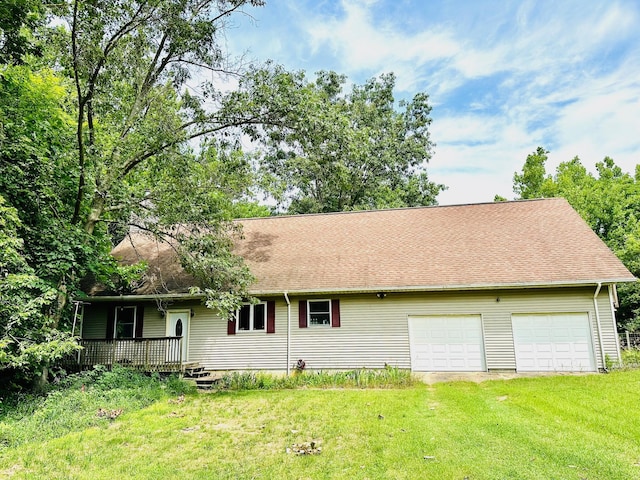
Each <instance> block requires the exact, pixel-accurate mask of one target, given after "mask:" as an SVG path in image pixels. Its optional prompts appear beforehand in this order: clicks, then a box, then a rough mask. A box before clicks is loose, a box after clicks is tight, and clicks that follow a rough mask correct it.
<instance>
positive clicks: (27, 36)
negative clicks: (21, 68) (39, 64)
mask: <svg viewBox="0 0 640 480" xmlns="http://www.w3.org/2000/svg"><path fill="white" fill-rule="evenodd" d="M43 19H44V8H43V5H42V1H41V0H3V2H1V3H0V64H3V63H7V64H18V63H22V62H23V60H24V57H25V56H26V55H40V54H41V52H42V45H41V44H40V42H38V40H37V39H36V38H35V36H34V30H35V28H36V27H38V26H39V25H40V24H41V23H42V21H43Z"/></svg>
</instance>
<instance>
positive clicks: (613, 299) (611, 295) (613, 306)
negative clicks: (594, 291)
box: [608, 285, 622, 362]
mask: <svg viewBox="0 0 640 480" xmlns="http://www.w3.org/2000/svg"><path fill="white" fill-rule="evenodd" d="M614 289H615V285H609V288H608V290H609V306H610V307H611V321H612V322H613V331H614V332H616V352H617V353H618V361H619V362H620V361H622V353H621V352H620V335H618V326H617V325H616V305H617V304H618V301H617V300H616V296H617V295H615V294H614V293H613V292H614Z"/></svg>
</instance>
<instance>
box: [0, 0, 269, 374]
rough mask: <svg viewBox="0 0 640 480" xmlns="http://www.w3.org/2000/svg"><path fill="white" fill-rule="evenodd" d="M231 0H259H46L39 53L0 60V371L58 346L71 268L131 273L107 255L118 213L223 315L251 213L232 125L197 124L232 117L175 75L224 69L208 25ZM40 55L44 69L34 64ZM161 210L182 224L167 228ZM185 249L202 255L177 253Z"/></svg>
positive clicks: (118, 228) (116, 278) (75, 274)
mask: <svg viewBox="0 0 640 480" xmlns="http://www.w3.org/2000/svg"><path fill="white" fill-rule="evenodd" d="M16 2H17V3H20V2H19V1H18V0H16ZM14 3H15V2H14ZM245 4H252V5H259V4H262V2H260V1H257V0H254V1H251V2H249V1H242V0H215V1H214V0H210V1H206V0H202V1H192V0H184V1H183V0H158V1H153V2H147V1H139V2H135V1H134V2H130V1H116V2H106V1H98V2H95V1H91V2H89V1H81V0H77V1H72V2H59V3H56V4H53V5H51V12H50V13H51V14H52V15H53V18H54V19H55V21H54V22H53V24H54V25H56V26H55V27H52V29H53V30H49V31H47V32H44V31H41V32H40V33H41V34H42V35H46V36H47V38H52V39H55V40H56V42H57V43H56V42H52V43H51V44H50V45H51V47H50V49H51V50H48V51H47V52H46V55H45V56H44V57H43V58H42V60H41V61H38V62H34V63H32V64H30V66H9V65H0V125H1V126H2V128H0V195H2V197H3V202H6V206H5V203H3V210H2V213H3V214H6V215H8V216H9V217H11V218H14V217H15V221H14V220H12V221H11V224H10V225H9V224H6V225H3V227H2V228H3V235H4V237H3V239H4V240H3V242H4V243H3V245H2V249H3V250H2V255H3V256H4V257H6V258H14V257H16V255H18V257H19V258H21V259H22V260H21V262H22V263H21V264H20V268H19V269H18V270H16V271H15V272H13V271H12V270H11V271H10V270H8V268H9V267H2V268H3V269H4V271H5V273H6V275H5V276H4V278H1V279H0V288H1V290H2V300H3V307H2V309H0V328H2V332H1V334H2V337H0V357H1V358H2V360H0V364H1V365H0V369H1V368H4V367H5V366H7V368H14V367H15V368H19V369H22V371H23V373H24V374H25V376H28V375H32V376H33V375H34V374H36V373H38V369H40V368H41V367H46V366H47V365H48V364H49V363H50V361H53V360H54V359H55V358H57V357H59V356H60V355H62V354H63V352H65V351H68V350H69V348H70V346H72V342H70V335H69V333H68V326H69V322H70V308H69V304H68V298H69V296H70V295H72V294H73V295H75V294H77V293H78V287H79V284H80V281H81V279H83V278H84V277H85V276H87V275H92V276H94V277H97V278H98V279H99V280H101V281H104V282H106V283H107V284H111V285H117V284H120V283H121V281H122V280H126V279H127V278H129V277H130V276H131V271H129V270H123V269H121V268H119V267H118V266H117V265H116V264H115V261H114V260H113V258H111V257H110V255H109V251H110V249H111V248H112V245H113V244H112V241H114V240H116V241H117V240H118V238H122V235H124V234H125V233H126V231H127V228H128V226H129V225H130V224H131V223H135V224H137V225H138V226H139V227H141V228H147V229H148V230H150V231H152V232H153V233H155V234H157V235H158V236H161V237H166V236H173V240H174V241H177V245H178V251H179V254H180V256H181V258H182V259H183V261H184V263H185V268H187V269H188V270H189V271H190V272H192V273H193V274H194V275H195V276H196V277H197V278H200V279H201V280H202V284H201V286H202V287H203V288H204V291H205V292H206V293H207V295H208V304H209V306H212V307H219V308H220V309H221V310H223V311H224V312H229V311H230V310H231V309H232V308H233V306H234V305H237V304H239V303H240V301H241V300H242V299H244V298H245V297H246V289H247V286H248V284H249V281H250V280H251V275H250V273H249V272H248V269H247V268H246V267H245V266H244V265H243V264H242V262H241V261H240V260H239V259H238V258H237V257H235V256H233V255H232V254H231V252H230V246H231V241H230V236H232V235H235V234H237V229H236V227H235V226H234V224H233V223H232V222H231V220H232V218H233V216H234V215H236V214H238V213H240V212H250V211H253V212H258V213H264V210H263V209H259V208H257V207H255V206H254V205H253V202H252V201H251V190H250V188H249V187H248V186H247V183H251V182H252V181H251V182H250V181H249V178H250V176H249V174H251V175H253V173H252V172H251V169H247V165H250V160H249V159H248V158H247V157H245V156H244V155H243V154H242V152H241V151H240V150H239V149H238V148H237V144H235V143H234V142H233V141H232V140H233V138H231V137H229V138H228V139H225V138H222V137H220V138H218V140H216V139H215V138H209V137H212V136H214V135H215V134H216V133H217V132H220V131H230V130H231V129H233V128H235V127H237V126H238V125H241V124H242V123H243V122H246V121H247V120H246V119H245V118H244V117H242V116H236V117H234V118H224V117H221V116H220V115H219V114H218V113H217V112H216V110H215V109H213V110H207V108H205V107H206V106H207V105H205V102H206V101H213V100H220V98H221V96H220V95H219V94H218V93H216V92H215V91H214V89H213V87H212V85H211V84H210V83H209V84H205V85H203V86H202V88H203V90H204V93H203V94H202V95H199V96H198V97H196V95H194V94H193V93H192V90H190V89H189V88H190V86H188V85H187V83H186V82H187V81H188V80H189V78H190V74H191V72H192V69H195V68H202V69H207V70H209V71H221V72H222V71H224V70H225V69H226V68H227V67H226V60H227V58H226V55H225V54H224V52H223V50H222V49H221V48H220V46H219V36H220V35H222V34H223V31H224V26H225V22H226V19H227V18H228V17H229V16H230V15H232V14H234V13H235V12H238V11H240V9H241V7H242V6H243V5H245ZM34 5H35V3H34ZM65 22H66V23H65ZM3 25H4V24H3ZM1 34H2V35H3V36H2V37H1V38H0V40H2V41H5V40H6V38H8V37H6V30H3V31H2V33H1ZM54 48H59V49H60V50H59V51H57V52H56V51H55V50H54ZM15 52H17V50H15V49H14V53H15ZM15 54H16V55H17V53H15ZM49 61H53V62H54V63H53V65H54V66H55V71H56V72H57V73H53V71H52V70H48V69H46V68H41V67H35V65H36V63H37V64H38V65H43V64H44V63H45V62H49ZM40 68H41V69H40ZM195 139H201V145H200V146H199V147H195V146H194V145H192V143H190V142H191V141H193V140H195ZM222 185H224V188H220V187H221V186H222ZM209 188H213V189H215V190H214V192H211V191H210V190H209ZM176 220H180V221H181V222H183V223H184V225H185V228H183V229H179V230H172V229H171V228H169V226H170V225H173V224H174V223H175V222H176ZM176 231H178V232H179V233H174V232H176ZM18 247H19V248H18ZM195 247H197V248H198V251H200V252H202V253H203V255H202V256H198V257H197V258H196V257H194V256H192V255H189V249H190V248H195ZM14 267H15V266H14ZM12 268H13V267H12ZM202 272H206V273H207V274H208V275H204V274H202ZM16 275H17V276H16ZM221 292H223V293H221ZM52 295H53V297H52ZM18 307H20V308H18ZM25 309H26V310H25ZM15 315H18V317H19V318H16V317H15ZM18 320H20V321H18ZM63 332H67V333H63ZM54 340H55V341H54ZM58 340H59V342H58ZM56 342H57V343H56ZM54 345H58V346H59V347H60V348H57V349H56V350H55V352H54V353H51V352H50V354H49V353H46V348H47V346H50V347H53V346H54ZM20 352H22V353H20ZM25 352H35V353H34V354H33V355H31V354H29V355H31V356H30V357H28V356H25ZM27 357H28V358H31V360H28V361H27V360H25V359H27Z"/></svg>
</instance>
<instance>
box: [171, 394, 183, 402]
mask: <svg viewBox="0 0 640 480" xmlns="http://www.w3.org/2000/svg"><path fill="white" fill-rule="evenodd" d="M182 402H184V395H180V396H179V397H178V398H176V399H173V398H170V399H169V403H182Z"/></svg>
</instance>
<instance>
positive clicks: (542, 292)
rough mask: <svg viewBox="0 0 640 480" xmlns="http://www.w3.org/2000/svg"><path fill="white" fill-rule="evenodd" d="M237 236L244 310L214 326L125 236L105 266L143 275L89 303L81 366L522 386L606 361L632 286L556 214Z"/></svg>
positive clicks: (172, 263)
mask: <svg viewBox="0 0 640 480" xmlns="http://www.w3.org/2000/svg"><path fill="white" fill-rule="evenodd" d="M241 223H242V225H243V232H244V238H243V240H241V241H239V242H238V243H237V247H236V251H237V253H238V254H240V255H241V256H242V257H244V259H245V261H246V262H247V264H248V265H249V266H250V268H251V270H252V272H253V274H254V275H255V277H256V278H257V281H256V282H255V284H254V285H253V286H252V288H251V292H252V294H253V295H255V296H256V297H258V298H259V299H260V303H258V304H254V305H246V306H244V307H243V308H242V309H241V310H240V312H238V315H237V318H236V319H235V320H234V321H229V322H227V321H223V320H222V319H221V318H220V317H218V316H216V314H215V313H214V312H213V311H211V310H208V309H207V308H205V307H204V306H203V305H202V304H201V299H200V298H198V297H196V296H193V295H190V294H189V286H190V285H191V283H192V280H191V279H190V278H189V276H188V275H187V274H186V273H185V272H184V271H182V269H181V268H180V266H179V264H178V263H177V260H176V258H175V255H174V254H173V250H172V249H171V247H170V246H169V245H166V244H162V243H158V242H157V241H156V240H155V239H153V238H151V237H149V236H147V235H145V234H144V233H141V232H138V233H132V234H131V235H129V236H128V237H127V238H125V239H124V240H123V241H122V243H121V244H120V245H118V246H117V247H116V248H115V250H114V252H113V253H114V255H116V257H118V258H120V259H121V261H123V262H126V263H131V262H135V261H137V260H138V259H139V258H140V257H143V258H145V259H146V260H147V261H148V262H149V265H150V275H149V276H148V278H147V281H146V282H145V283H143V284H141V285H140V286H139V288H138V289H137V290H136V292H135V294H134V295H108V294H105V292H100V291H97V290H96V291H93V292H91V293H90V296H89V297H88V298H87V299H86V301H87V302H89V303H90V305H89V306H87V308H86V311H85V314H84V319H83V325H82V338H83V342H84V345H85V347H86V349H85V352H83V355H84V356H85V357H86V361H93V362H95V361H97V360H96V359H97V358H98V357H99V356H100V355H104V348H109V349H111V353H110V355H111V356H110V357H109V358H110V359H111V361H123V362H131V363H136V362H141V361H143V362H149V361H150V360H149V359H153V358H155V359H156V360H157V359H160V360H161V361H166V362H167V364H169V363H176V364H184V363H185V362H197V363H199V364H200V365H202V366H203V367H205V368H206V369H208V370H214V371H215V370H221V371H227V370H262V371H285V370H287V371H288V369H290V368H292V366H293V365H295V363H296V361H297V360H299V359H301V360H304V362H305V363H306V366H307V368H310V369H351V368H360V367H367V368H381V367H383V366H384V365H392V366H396V367H399V368H403V369H412V370H414V371H429V372H432V371H489V372H492V371H518V372H530V371H597V370H601V369H603V368H605V365H606V363H605V362H606V359H611V360H614V361H615V360H617V359H619V358H620V348H619V344H618V337H617V334H616V322H615V308H616V304H617V297H616V283H620V282H633V281H635V280H636V279H635V278H634V277H633V275H632V274H631V273H630V272H629V271H628V270H627V269H626V268H625V267H624V266H623V265H622V263H621V262H620V261H619V260H618V259H617V258H616V257H615V255H614V254H613V253H612V252H611V251H610V250H609V249H608V248H607V247H606V245H605V244H604V243H603V242H602V241H601V240H600V239H599V238H598V237H597V236H596V235H595V234H594V232H593V231H592V230H591V229H590V228H589V226H588V225H587V224H586V223H585V222H584V221H583V220H582V219H581V218H580V216H579V215H578V214H577V213H576V212H575V211H574V210H573V209H572V208H571V206H570V205H569V204H568V203H567V202H566V201H565V200H564V199H560V198H552V199H541V200H528V201H515V202H504V203H487V204H474V205H459V206H437V207H425V208H405V209H390V210H377V211H359V212H347V213H333V214H319V215H299V216H280V217H268V218H258V219H249V220H242V221H241ZM113 339H115V340H113ZM127 342H129V343H128V345H129V346H127ZM105 345H106V346H107V347H105ZM101 349H102V350H101ZM91 352H93V353H91ZM96 352H97V353H96ZM100 352H102V353H100ZM92 355H93V357H92ZM96 355H98V357H96ZM83 358H84V357H83ZM92 358H93V360H92ZM141 358H143V360H141Z"/></svg>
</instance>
